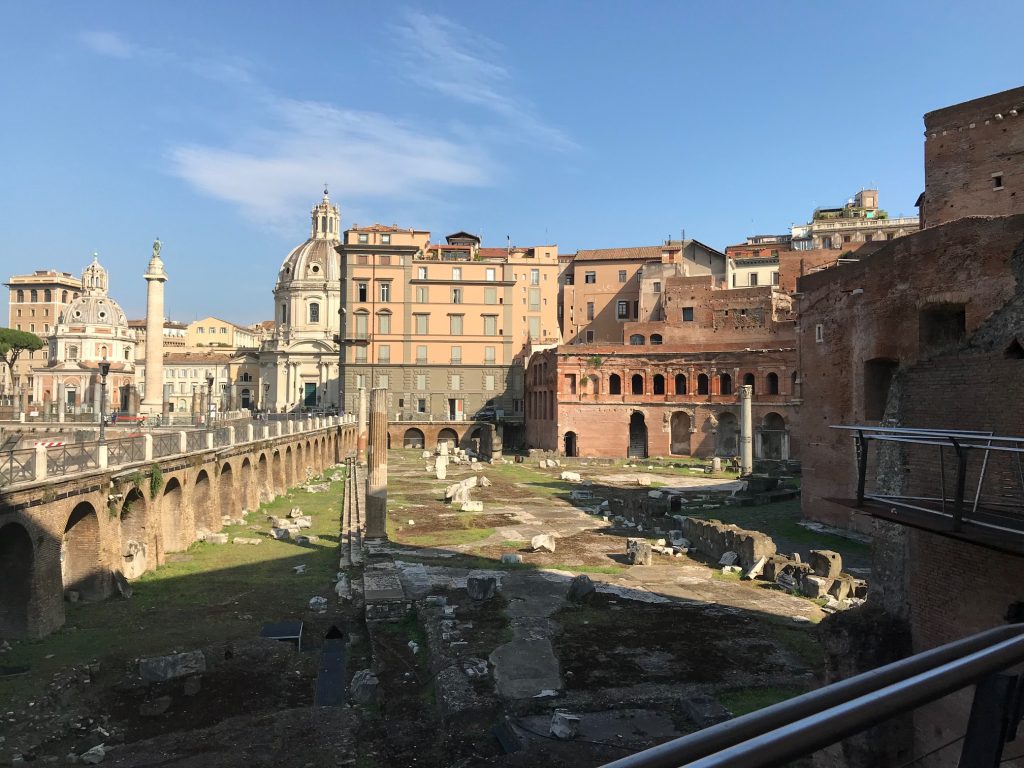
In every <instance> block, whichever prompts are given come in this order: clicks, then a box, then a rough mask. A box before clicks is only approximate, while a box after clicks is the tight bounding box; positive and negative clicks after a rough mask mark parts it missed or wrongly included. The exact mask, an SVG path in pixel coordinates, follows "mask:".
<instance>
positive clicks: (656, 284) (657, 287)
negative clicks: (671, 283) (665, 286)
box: [654, 280, 661, 293]
mask: <svg viewBox="0 0 1024 768" xmlns="http://www.w3.org/2000/svg"><path fill="white" fill-rule="evenodd" d="M654 292H655V293H661V283H660V282H659V281H657V280H655V281H654Z"/></svg>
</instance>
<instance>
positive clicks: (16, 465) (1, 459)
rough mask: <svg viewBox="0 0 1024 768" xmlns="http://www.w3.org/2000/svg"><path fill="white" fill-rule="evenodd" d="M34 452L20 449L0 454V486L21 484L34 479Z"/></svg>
mask: <svg viewBox="0 0 1024 768" xmlns="http://www.w3.org/2000/svg"><path fill="white" fill-rule="evenodd" d="M35 466H36V451H35V449H34V448H20V449H15V450H13V451H3V452H2V453H0V485H10V484H11V483H21V482H25V481H26V480H32V479H34V478H35V473H36V470H35Z"/></svg>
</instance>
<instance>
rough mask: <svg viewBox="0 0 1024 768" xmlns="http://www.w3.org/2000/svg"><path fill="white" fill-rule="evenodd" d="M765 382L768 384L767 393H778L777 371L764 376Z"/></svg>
mask: <svg viewBox="0 0 1024 768" xmlns="http://www.w3.org/2000/svg"><path fill="white" fill-rule="evenodd" d="M765 383H766V384H767V385H768V394H769V395H777V394H779V375H778V374H777V373H769V374H768V376H767V377H766V378H765Z"/></svg>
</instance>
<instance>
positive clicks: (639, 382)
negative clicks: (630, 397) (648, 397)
mask: <svg viewBox="0 0 1024 768" xmlns="http://www.w3.org/2000/svg"><path fill="white" fill-rule="evenodd" d="M629 384H630V392H632V393H633V394H634V395H642V394H643V393H644V377H643V376H641V375H640V374H639V373H634V374H633V377H632V378H631V379H630V380H629Z"/></svg>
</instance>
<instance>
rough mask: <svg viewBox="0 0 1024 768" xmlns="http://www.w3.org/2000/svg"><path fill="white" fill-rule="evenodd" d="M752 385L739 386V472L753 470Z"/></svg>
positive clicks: (745, 473) (744, 472)
mask: <svg viewBox="0 0 1024 768" xmlns="http://www.w3.org/2000/svg"><path fill="white" fill-rule="evenodd" d="M753 389H754V388H753V387H752V386H750V385H749V384H744V385H743V386H741V387H740V474H742V475H749V474H750V473H751V472H753V471H754V417H753V413H752V411H751V407H750V401H751V398H752V397H753V394H754V392H753Z"/></svg>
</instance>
